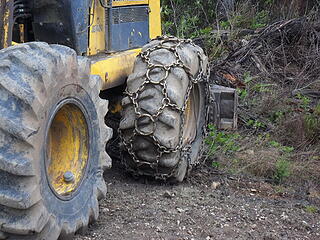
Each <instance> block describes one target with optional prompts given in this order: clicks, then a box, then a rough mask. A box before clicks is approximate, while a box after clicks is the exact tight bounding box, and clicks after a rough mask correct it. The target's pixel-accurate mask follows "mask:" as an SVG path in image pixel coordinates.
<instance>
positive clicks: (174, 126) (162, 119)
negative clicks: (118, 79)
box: [120, 37, 209, 182]
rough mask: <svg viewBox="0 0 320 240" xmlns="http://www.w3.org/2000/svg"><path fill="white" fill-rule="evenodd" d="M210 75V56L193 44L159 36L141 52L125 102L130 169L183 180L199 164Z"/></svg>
mask: <svg viewBox="0 0 320 240" xmlns="http://www.w3.org/2000/svg"><path fill="white" fill-rule="evenodd" d="M208 72H209V71H208V60H207V57H206V56H205V55H204V53H203V50H202V49H201V48H200V47H198V46H196V45H195V44H193V43H192V42H191V40H181V39H177V38H174V37H161V38H158V39H156V40H153V41H151V42H150V43H149V44H148V45H146V46H145V47H144V48H143V49H142V52H141V54H140V55H139V56H138V57H137V60H136V62H135V66H134V70H133V73H132V74H131V75H130V76H129V78H128V81H127V89H126V93H125V94H126V96H125V97H124V98H123V100H122V106H123V111H122V119H121V122H120V135H121V138H122V148H123V158H122V159H123V163H124V165H125V166H126V168H127V170H128V171H130V172H132V173H133V174H136V175H147V176H152V177H155V178H157V179H163V180H167V179H169V180H173V181H178V182H181V181H182V180H183V179H184V178H185V176H186V174H187V173H188V172H189V171H190V170H191V168H192V167H193V166H194V165H195V164H197V163H198V162H199V157H200V156H201V152H202V144H203V139H204V137H205V133H206V109H207V107H206V105H207V104H206V102H207V96H208V93H207V91H208V75H209V74H208Z"/></svg>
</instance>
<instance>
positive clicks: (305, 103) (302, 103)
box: [297, 93, 311, 110]
mask: <svg viewBox="0 0 320 240" xmlns="http://www.w3.org/2000/svg"><path fill="white" fill-rule="evenodd" d="M297 99H298V100H299V107H300V108H302V109H304V110H307V109H309V107H310V103H311V99H310V98H308V97H306V96H303V95H302V94H300V93H298V94H297Z"/></svg>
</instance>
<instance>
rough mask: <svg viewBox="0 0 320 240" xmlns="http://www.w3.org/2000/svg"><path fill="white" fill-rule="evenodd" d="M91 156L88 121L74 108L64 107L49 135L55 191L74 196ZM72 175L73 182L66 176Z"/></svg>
mask: <svg viewBox="0 0 320 240" xmlns="http://www.w3.org/2000/svg"><path fill="white" fill-rule="evenodd" d="M88 154H89V135H88V128H87V123H86V119H85V117H84V115H83V113H82V112H81V110H80V109H79V108H78V107H77V106H76V105H74V104H66V105H64V106H63V107H62V108H61V109H60V110H59V111H58V112H57V114H56V115H55V117H54V119H53V121H52V123H51V126H50V130H49V133H48V144H47V158H48V159H47V163H48V165H47V174H48V179H49V182H50V184H51V186H52V188H53V189H54V191H55V192H56V193H57V194H59V195H61V196H65V195H68V194H70V193H72V192H74V191H75V190H76V189H77V187H78V186H79V184H80V182H81V180H82V177H83V175H84V172H85V169H86V165H87V161H88ZM68 171H69V172H71V173H72V174H73V175H74V181H73V182H70V183H68V182H66V181H65V179H64V174H65V173H66V172H68Z"/></svg>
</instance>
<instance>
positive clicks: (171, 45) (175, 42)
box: [119, 36, 210, 179]
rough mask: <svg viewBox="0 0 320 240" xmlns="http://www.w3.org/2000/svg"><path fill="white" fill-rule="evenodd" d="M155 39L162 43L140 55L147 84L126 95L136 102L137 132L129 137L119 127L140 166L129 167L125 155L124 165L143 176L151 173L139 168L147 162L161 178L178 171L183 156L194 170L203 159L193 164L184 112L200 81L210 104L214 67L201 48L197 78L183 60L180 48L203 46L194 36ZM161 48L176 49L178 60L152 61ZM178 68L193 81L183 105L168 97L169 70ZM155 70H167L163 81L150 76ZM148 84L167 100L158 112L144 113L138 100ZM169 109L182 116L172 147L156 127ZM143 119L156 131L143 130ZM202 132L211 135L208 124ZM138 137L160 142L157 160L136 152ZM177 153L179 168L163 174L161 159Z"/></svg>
mask: <svg viewBox="0 0 320 240" xmlns="http://www.w3.org/2000/svg"><path fill="white" fill-rule="evenodd" d="M154 40H158V41H159V44H157V45H156V46H154V47H151V48H148V49H146V50H144V51H142V52H141V53H140V55H139V56H140V58H141V59H142V61H143V62H145V63H146V64H147V72H146V74H145V77H146V80H145V81H144V82H143V84H141V86H140V87H139V89H138V90H137V91H135V92H130V91H129V90H128V88H127V89H126V91H125V95H126V96H128V97H129V99H130V101H131V102H132V104H133V107H134V112H135V115H136V119H135V128H134V130H133V134H132V136H131V137H130V138H129V139H128V140H125V137H124V136H123V133H122V132H121V130H119V135H120V138H121V140H122V144H123V146H124V147H125V150H126V151H127V152H128V154H129V155H130V156H131V158H132V160H133V161H134V162H135V164H136V166H137V168H136V169H132V168H131V167H130V166H128V164H127V162H126V161H125V159H123V158H122V159H123V164H124V165H125V166H126V167H127V170H129V171H131V172H132V173H133V174H137V175H140V174H144V175H148V174H146V172H142V171H140V169H139V167H141V166H143V165H147V166H149V167H150V168H151V169H152V170H153V173H152V174H150V175H152V176H154V177H155V178H157V179H168V178H170V177H171V176H172V175H173V174H174V173H175V171H176V169H177V168H178V167H179V164H181V162H182V159H184V158H186V159H187V161H188V166H189V169H191V165H194V164H197V163H199V159H197V160H196V161H195V162H194V163H191V158H190V153H191V148H192V145H191V143H188V144H184V139H183V135H184V124H185V114H184V112H185V110H186V108H187V104H188V100H189V97H190V94H191V91H192V89H193V87H194V85H196V84H199V83H203V84H205V89H206V92H205V94H206V106H208V104H207V103H208V102H209V100H210V99H209V98H210V92H209V76H210V69H209V66H204V64H205V63H204V60H203V53H201V52H200V51H199V50H198V52H197V54H198V58H199V64H200V66H199V72H198V74H197V76H196V77H194V76H193V75H192V73H191V69H190V68H189V67H188V66H186V64H184V62H183V61H182V59H181V56H180V55H179V52H178V49H179V48H180V49H182V46H183V44H190V45H192V46H193V47H195V48H199V47H198V46H196V45H195V44H194V43H193V42H192V40H191V39H178V38H176V37H172V36H162V37H158V38H156V39H154ZM159 49H166V50H168V51H170V52H172V53H173V54H174V56H175V57H176V61H175V62H174V63H172V64H170V65H160V64H154V63H152V60H151V58H150V55H151V53H152V52H154V51H157V50H159ZM176 67H179V68H182V69H183V70H184V71H185V72H186V73H187V75H188V78H189V84H188V87H187V91H186V95H185V97H184V101H183V105H182V107H179V106H178V105H177V104H176V103H173V102H172V100H171V99H170V98H169V96H168V91H167V88H168V85H167V84H168V82H167V79H168V76H169V73H170V71H171V70H172V69H173V68H176ZM154 69H161V70H163V71H164V72H165V74H164V77H163V78H162V79H161V80H160V81H153V80H152V78H151V77H150V73H151V72H152V70H154ZM205 69H207V71H206V72H205ZM148 84H153V85H158V86H160V87H161V88H162V95H163V99H162V101H161V107H160V108H159V109H158V110H157V111H156V113H155V114H150V113H144V112H142V110H141V108H140V106H139V102H138V98H139V94H140V93H142V92H143V91H144V89H145V88H146V86H147V85H148ZM166 108H171V109H173V110H175V111H177V112H179V113H180V117H181V123H180V135H179V143H178V145H177V146H176V147H175V148H168V147H166V146H164V145H163V144H161V142H160V141H159V139H157V137H156V136H155V134H154V132H155V130H156V127H157V120H158V118H159V116H160V115H161V114H162V113H163V111H164V110H165V109H166ZM208 111H209V110H208V108H207V107H206V113H205V114H206V119H208V117H207V116H208ZM142 119H148V120H149V122H151V123H152V130H151V131H149V132H147V131H142V130H141V129H140V128H139V121H140V120H142ZM202 131H203V132H202V134H203V136H204V138H205V137H206V136H207V124H205V126H203V128H202ZM136 136H145V137H150V138H151V139H152V140H153V142H154V144H155V145H156V147H157V150H158V154H157V158H156V161H155V162H147V161H143V160H140V159H139V158H138V157H137V155H136V154H135V152H134V147H133V142H134V140H135V137H136ZM203 145H204V144H202V146H201V149H200V152H203ZM176 152H180V154H181V155H180V160H179V163H178V164H177V165H176V167H175V168H174V169H172V171H171V172H170V173H161V172H160V171H159V161H160V159H161V157H162V155H163V154H170V153H176ZM199 155H201V154H199Z"/></svg>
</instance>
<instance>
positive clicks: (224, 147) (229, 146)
mask: <svg viewBox="0 0 320 240" xmlns="http://www.w3.org/2000/svg"><path fill="white" fill-rule="evenodd" d="M208 128H209V134H208V137H207V138H206V140H205V142H206V144H207V145H208V147H209V152H208V155H209V156H213V155H215V154H216V153H217V152H218V151H219V152H221V153H224V154H232V153H234V152H236V151H237V150H238V149H239V148H240V146H239V145H238V143H237V141H236V140H237V139H239V137H240V135H239V134H234V133H229V132H224V131H217V129H216V127H215V126H213V125H209V126H208Z"/></svg>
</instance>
